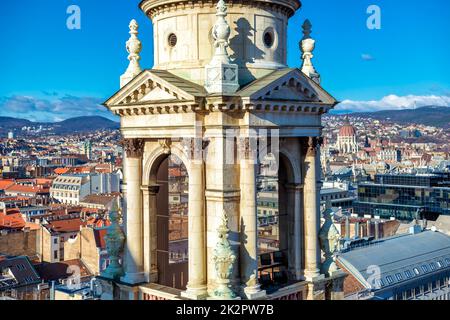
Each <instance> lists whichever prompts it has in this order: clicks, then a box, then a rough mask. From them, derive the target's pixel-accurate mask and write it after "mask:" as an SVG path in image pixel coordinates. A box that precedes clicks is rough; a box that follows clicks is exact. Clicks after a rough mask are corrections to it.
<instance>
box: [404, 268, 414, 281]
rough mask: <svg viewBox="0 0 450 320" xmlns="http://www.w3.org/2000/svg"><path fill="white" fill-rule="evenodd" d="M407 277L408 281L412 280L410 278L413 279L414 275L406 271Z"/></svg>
mask: <svg viewBox="0 0 450 320" xmlns="http://www.w3.org/2000/svg"><path fill="white" fill-rule="evenodd" d="M405 275H406V278H407V279H410V278H412V277H413V274H412V272H411V271H410V270H406V271H405Z"/></svg>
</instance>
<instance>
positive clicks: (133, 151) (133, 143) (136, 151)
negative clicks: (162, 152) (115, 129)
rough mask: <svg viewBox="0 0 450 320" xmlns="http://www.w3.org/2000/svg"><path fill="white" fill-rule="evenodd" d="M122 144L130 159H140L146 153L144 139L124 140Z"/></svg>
mask: <svg viewBox="0 0 450 320" xmlns="http://www.w3.org/2000/svg"><path fill="white" fill-rule="evenodd" d="M121 144H122V146H123V148H124V151H125V153H126V155H127V157H129V158H140V157H142V154H143V153H144V145H145V141H144V139H123V140H122V141H121Z"/></svg>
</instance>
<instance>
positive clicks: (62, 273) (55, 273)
mask: <svg viewBox="0 0 450 320" xmlns="http://www.w3.org/2000/svg"><path fill="white" fill-rule="evenodd" d="M35 268H36V271H37V273H38V274H39V275H40V277H41V278H42V279H43V280H44V281H45V282H49V281H61V280H64V279H67V278H69V277H70V276H71V275H72V272H73V271H70V268H79V270H80V277H82V278H83V277H88V276H92V273H91V272H90V271H89V270H88V269H87V267H86V266H85V265H84V264H83V262H82V261H81V260H80V259H74V260H67V261H62V262H55V263H48V262H43V263H40V264H37V265H35Z"/></svg>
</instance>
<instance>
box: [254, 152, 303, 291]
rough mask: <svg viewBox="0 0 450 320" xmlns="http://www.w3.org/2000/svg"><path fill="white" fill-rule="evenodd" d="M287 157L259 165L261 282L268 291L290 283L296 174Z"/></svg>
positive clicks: (262, 162)
mask: <svg viewBox="0 0 450 320" xmlns="http://www.w3.org/2000/svg"><path fill="white" fill-rule="evenodd" d="M286 161H288V160H287V159H285V157H284V156H283V155H280V159H279V160H277V159H276V157H275V156H274V155H273V154H271V153H270V154H268V155H266V156H265V157H264V159H263V160H262V161H261V163H260V164H259V166H258V175H257V188H258V192H257V214H258V255H259V270H258V273H259V281H260V284H261V285H262V287H263V289H265V290H266V291H267V292H271V291H276V290H277V289H279V288H280V287H283V286H285V285H287V284H288V279H289V273H288V272H289V258H292V257H289V254H290V253H289V252H290V244H289V242H290V241H292V239H291V238H290V234H291V232H290V231H289V230H290V228H291V227H292V226H289V223H290V222H289V221H290V220H292V219H291V217H290V215H292V214H293V208H294V206H295V204H294V203H293V200H294V199H293V198H292V197H290V196H289V194H290V193H289V190H288V188H289V183H290V182H292V180H293V177H291V176H290V175H291V173H292V171H291V170H289V168H288V167H287V166H288V164H287V163H286Z"/></svg>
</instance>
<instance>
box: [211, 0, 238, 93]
mask: <svg viewBox="0 0 450 320" xmlns="http://www.w3.org/2000/svg"><path fill="white" fill-rule="evenodd" d="M216 8H217V13H216V16H217V21H216V23H215V25H214V27H213V31H212V35H213V38H214V47H215V52H214V56H213V58H212V60H211V62H210V63H209V64H208V65H207V66H206V68H205V70H206V83H205V88H206V90H207V91H208V92H209V93H220V94H232V93H235V92H236V91H237V90H238V89H239V77H238V72H239V67H238V65H237V64H233V63H231V60H230V57H229V55H228V52H227V48H228V46H229V38H230V34H231V28H230V26H229V25H228V23H227V21H226V20H225V18H226V16H227V5H226V3H225V1H224V0H219V2H218V3H217V6H216Z"/></svg>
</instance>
